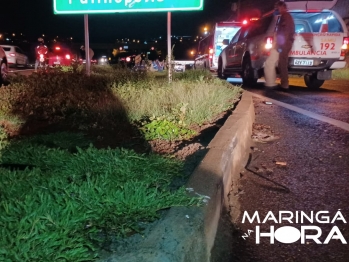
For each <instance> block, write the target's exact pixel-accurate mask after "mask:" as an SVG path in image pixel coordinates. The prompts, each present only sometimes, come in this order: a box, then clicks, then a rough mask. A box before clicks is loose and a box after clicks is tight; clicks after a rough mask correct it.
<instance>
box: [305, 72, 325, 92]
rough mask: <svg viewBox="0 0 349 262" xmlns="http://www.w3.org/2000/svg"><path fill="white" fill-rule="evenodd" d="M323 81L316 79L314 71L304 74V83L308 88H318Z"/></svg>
mask: <svg viewBox="0 0 349 262" xmlns="http://www.w3.org/2000/svg"><path fill="white" fill-rule="evenodd" d="M324 82H325V80H319V79H317V77H316V73H315V74H311V75H308V74H307V75H304V83H305V85H306V86H307V87H308V88H311V89H318V88H320V87H321V86H322V85H323V83H324Z"/></svg>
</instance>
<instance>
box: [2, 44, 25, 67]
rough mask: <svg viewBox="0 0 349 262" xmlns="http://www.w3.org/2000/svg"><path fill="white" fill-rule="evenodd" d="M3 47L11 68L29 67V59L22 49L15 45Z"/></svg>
mask: <svg viewBox="0 0 349 262" xmlns="http://www.w3.org/2000/svg"><path fill="white" fill-rule="evenodd" d="M1 47H2V48H3V49H4V51H5V53H6V57H7V63H8V65H9V66H15V67H18V66H23V67H26V66H27V65H28V57H27V55H25V53H24V52H23V50H22V49H21V48H19V47H18V46H14V45H1Z"/></svg>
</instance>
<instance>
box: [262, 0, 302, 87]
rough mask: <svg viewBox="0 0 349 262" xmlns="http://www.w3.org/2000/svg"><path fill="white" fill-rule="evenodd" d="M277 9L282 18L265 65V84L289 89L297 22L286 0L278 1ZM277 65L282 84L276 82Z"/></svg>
mask: <svg viewBox="0 0 349 262" xmlns="http://www.w3.org/2000/svg"><path fill="white" fill-rule="evenodd" d="M275 9H276V11H277V12H279V13H280V20H279V23H278V26H277V28H276V32H275V36H274V39H275V41H274V42H275V45H274V46H273V48H272V49H271V50H270V55H269V57H268V58H267V60H266V61H265V65H264V78H265V86H266V87H268V88H275V87H279V88H280V89H281V90H284V91H286V90H288V89H289V82H288V54H289V52H290V51H291V48H292V45H293V41H294V32H295V24H294V21H293V18H292V16H291V15H290V13H289V12H288V11H287V5H286V3H285V2H283V1H278V2H277V3H276V5H275ZM276 65H277V67H278V69H279V74H280V80H281V83H280V86H278V85H277V84H276V70H275V68H276Z"/></svg>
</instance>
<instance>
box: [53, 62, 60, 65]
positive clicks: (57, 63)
mask: <svg viewBox="0 0 349 262" xmlns="http://www.w3.org/2000/svg"><path fill="white" fill-rule="evenodd" d="M53 63H54V64H55V65H60V64H61V62H53Z"/></svg>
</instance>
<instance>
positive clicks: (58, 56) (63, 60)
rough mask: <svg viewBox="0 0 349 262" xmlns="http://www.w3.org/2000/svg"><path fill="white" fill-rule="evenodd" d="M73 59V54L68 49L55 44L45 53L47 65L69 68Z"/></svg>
mask: <svg viewBox="0 0 349 262" xmlns="http://www.w3.org/2000/svg"><path fill="white" fill-rule="evenodd" d="M72 59H73V54H72V52H71V50H70V48H67V47H65V46H63V45H61V44H55V45H53V46H52V47H50V48H49V52H48V53H47V60H48V65H49V66H50V67H54V66H70V65H71V62H72Z"/></svg>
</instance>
